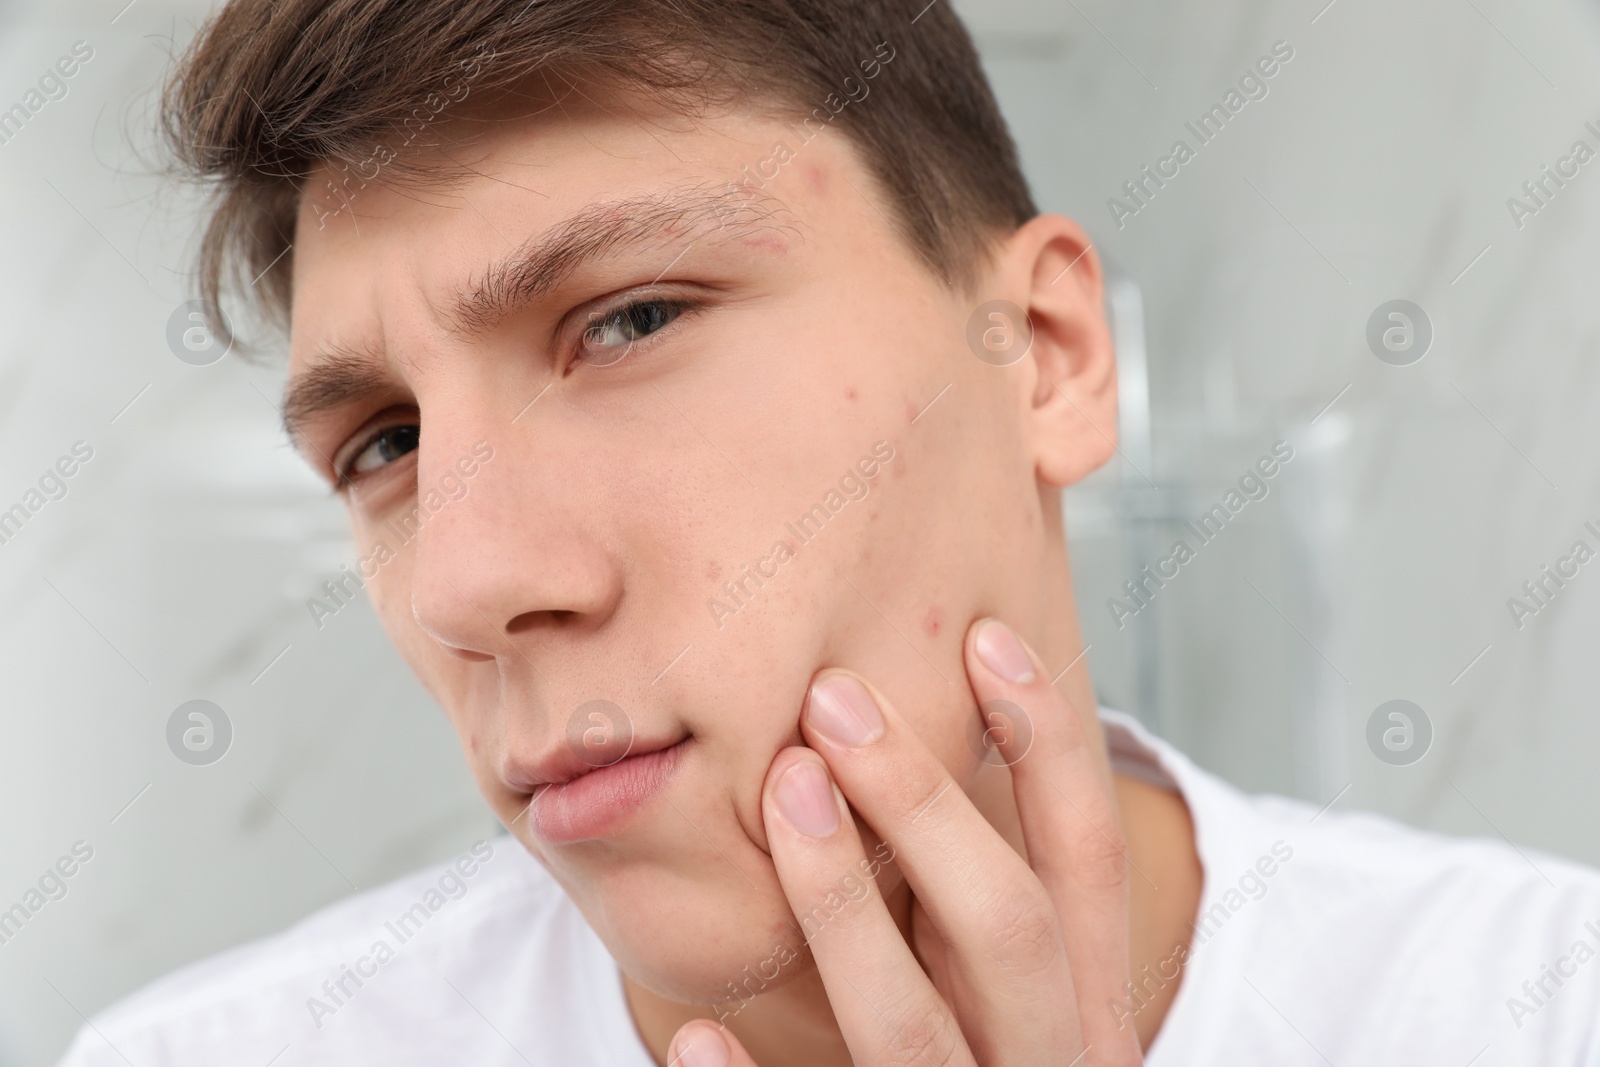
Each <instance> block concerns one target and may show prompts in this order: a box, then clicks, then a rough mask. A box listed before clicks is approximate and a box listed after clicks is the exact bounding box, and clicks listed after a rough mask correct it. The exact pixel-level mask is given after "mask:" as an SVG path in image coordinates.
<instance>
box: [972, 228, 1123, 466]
mask: <svg viewBox="0 0 1600 1067" xmlns="http://www.w3.org/2000/svg"><path fill="white" fill-rule="evenodd" d="M997 265H998V266H999V268H1000V270H999V273H1000V275H1001V278H1000V280H1001V284H1002V286H1003V287H1004V289H1005V290H1006V291H1007V292H1008V294H1015V295H1013V296H1012V300H1013V301H1014V302H1015V303H1016V304H1018V305H1019V306H1021V307H1022V308H1023V309H1025V310H1026V311H1027V313H1028V321H1029V323H1030V325H1031V327H1032V330H1033V342H1032V345H1031V346H1030V347H1029V349H1028V353H1027V355H1026V356H1025V357H1024V358H1023V359H1022V360H1021V361H1020V362H1019V364H1018V369H1019V370H1020V371H1022V372H1023V374H1024V377H1023V380H1022V381H1020V382H1019V383H1018V385H1019V393H1020V395H1019V396H1018V402H1019V403H1020V404H1022V405H1023V409H1024V410H1023V411H1022V412H1021V415H1022V420H1023V427H1024V433H1025V435H1026V438H1027V441H1028V443H1029V445H1030V447H1031V449H1032V452H1033V460H1034V466H1035V469H1036V470H1037V472H1038V477H1039V480H1040V481H1042V482H1044V483H1045V484H1047V485H1051V486H1054V487H1056V488H1060V487H1062V486H1067V485H1072V484H1073V483H1075V482H1078V481H1080V480H1082V479H1083V478H1085V477H1086V476H1088V475H1089V474H1090V473H1091V472H1093V471H1094V470H1096V469H1097V468H1099V467H1100V466H1101V465H1103V464H1104V463H1106V462H1107V461H1108V460H1109V459H1110V458H1111V456H1112V455H1113V454H1114V453H1115V452H1116V447H1117V446H1116V441H1117V362H1116V355H1115V353H1114V351H1113V350H1112V346H1111V331H1110V329H1109V327H1108V326H1107V324H1106V317H1105V308H1104V305H1103V304H1102V297H1101V291H1102V288H1101V274H1100V260H1099V257H1098V256H1096V255H1095V251H1094V245H1093V244H1092V243H1091V242H1090V240H1089V238H1088V235H1087V234H1085V233H1084V232H1083V229H1082V227H1080V226H1079V225H1078V224H1077V223H1075V222H1073V221H1072V220H1071V219H1067V218H1063V217H1062V216H1060V215H1040V216H1038V217H1036V218H1033V219H1030V220H1029V221H1028V222H1027V223H1025V224H1024V225H1023V226H1021V227H1020V228H1019V229H1017V231H1016V232H1015V233H1013V234H1012V235H1011V236H1010V237H1009V238H1008V239H1007V241H1006V244H1005V246H1004V248H1003V249H1002V250H1001V253H1000V256H999V260H998V264H997Z"/></svg>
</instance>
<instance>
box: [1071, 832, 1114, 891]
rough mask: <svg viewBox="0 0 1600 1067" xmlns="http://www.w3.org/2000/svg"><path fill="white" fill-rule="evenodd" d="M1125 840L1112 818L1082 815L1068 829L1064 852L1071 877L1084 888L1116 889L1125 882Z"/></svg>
mask: <svg viewBox="0 0 1600 1067" xmlns="http://www.w3.org/2000/svg"><path fill="white" fill-rule="evenodd" d="M1127 852H1128V848H1127V843H1126V841H1125V840H1124V838H1123V834H1122V828H1121V826H1119V825H1118V824H1117V821H1116V820H1115V819H1097V818H1092V817H1085V818H1083V819H1080V820H1078V821H1077V823H1076V825H1075V826H1073V827H1072V828H1071V829H1070V830H1069V831H1068V841H1067V851H1066V855H1068V856H1070V857H1072V859H1071V868H1070V873H1071V875H1072V877H1073V880H1074V881H1076V882H1078V884H1080V885H1082V886H1084V887H1085V888H1087V889H1098V890H1109V889H1117V888H1120V887H1121V886H1123V885H1126V884H1127V881H1128V858H1127Z"/></svg>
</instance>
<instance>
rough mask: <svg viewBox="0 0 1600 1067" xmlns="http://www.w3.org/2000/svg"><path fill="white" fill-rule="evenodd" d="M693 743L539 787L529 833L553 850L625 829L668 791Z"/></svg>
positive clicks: (685, 741)
mask: <svg viewBox="0 0 1600 1067" xmlns="http://www.w3.org/2000/svg"><path fill="white" fill-rule="evenodd" d="M688 740H689V739H688V738H684V739H683V740H681V741H679V742H677V743H676V744H672V745H668V746H666V747H664V748H658V749H656V750H654V751H651V752H641V753H638V754H637V755H629V756H626V757H624V758H623V759H620V760H618V761H617V762H615V763H612V764H608V765H606V766H604V767H596V768H594V769H592V770H590V769H587V768H586V769H585V771H584V773H582V774H578V775H576V776H574V777H571V778H568V779H567V780H566V781H562V782H556V783H552V784H549V785H544V786H540V787H539V789H538V790H536V791H535V792H534V794H533V796H532V798H531V800H530V801H529V804H528V826H529V828H530V829H532V830H533V832H534V833H536V834H538V835H539V837H541V838H542V839H544V840H545V841H547V842H549V843H550V844H553V845H565V844H571V843H573V842H576V841H589V840H593V839H594V838H598V837H605V836H607V835H608V834H611V833H614V832H616V831H617V830H620V829H621V828H622V826H623V824H624V823H626V822H627V821H628V819H629V818H630V817H631V816H632V815H633V814H634V813H635V812H637V811H638V810H639V809H640V808H642V807H644V805H645V804H646V803H648V802H649V800H650V799H651V798H652V797H654V796H655V795H656V794H657V793H659V792H661V790H662V789H663V788H665V786H666V784H667V781H668V779H670V778H671V777H672V772H673V771H674V770H675V769H676V768H677V765H678V760H679V758H680V757H681V756H682V754H683V749H684V746H685V745H686V744H688Z"/></svg>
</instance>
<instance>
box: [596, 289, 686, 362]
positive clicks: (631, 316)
mask: <svg viewBox="0 0 1600 1067" xmlns="http://www.w3.org/2000/svg"><path fill="white" fill-rule="evenodd" d="M689 306H690V305H689V303H688V301H685V300H640V301H636V302H634V303H632V304H628V305H626V306H624V307H620V308H617V309H616V310H615V311H611V312H607V313H605V314H602V315H600V316H599V317H598V318H595V319H594V320H592V321H591V322H590V323H589V326H588V328H587V329H585V330H584V331H583V338H582V340H581V342H580V346H579V352H578V358H579V359H581V360H582V361H583V362H585V363H588V364H591V365H593V366H596V367H608V366H610V365H611V364H613V363H617V362H620V361H621V360H622V359H623V357H625V356H626V355H627V354H628V353H629V352H631V351H632V350H633V346H634V345H635V344H636V343H638V342H640V341H642V340H644V339H645V338H647V337H649V336H650V335H651V334H653V333H655V332H657V331H658V330H661V329H663V328H665V327H667V326H669V325H671V324H672V322H673V320H675V319H676V318H678V317H679V316H680V315H682V314H683V313H684V312H685V311H687V310H688V309H689Z"/></svg>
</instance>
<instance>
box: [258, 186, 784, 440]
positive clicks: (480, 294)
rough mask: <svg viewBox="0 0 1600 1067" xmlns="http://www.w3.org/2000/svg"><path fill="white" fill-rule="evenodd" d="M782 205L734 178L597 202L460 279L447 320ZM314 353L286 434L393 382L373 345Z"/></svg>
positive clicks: (472, 320) (478, 327)
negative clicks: (646, 246)
mask: <svg viewBox="0 0 1600 1067" xmlns="http://www.w3.org/2000/svg"><path fill="white" fill-rule="evenodd" d="M780 208H781V202H780V201H778V200H777V199H776V198H775V197H773V196H771V195H770V194H767V193H755V192H753V191H752V190H750V189H749V188H748V187H746V188H745V189H743V190H741V189H740V188H738V187H736V186H734V185H733V184H732V183H728V184H727V185H726V186H725V187H724V188H723V189H721V190H717V189H715V188H711V189H707V188H705V187H697V188H693V189H687V190H680V191H677V192H671V193H658V194H652V195H648V196H639V197H630V198H625V199H620V200H608V201H602V202H600V203H596V204H591V205H590V206H588V207H586V208H584V209H583V210H581V211H579V212H578V213H577V214H575V215H572V216H570V217H569V218H567V219H564V220H563V221H561V222H559V223H557V224H556V225H555V226H553V227H551V228H550V229H548V230H546V231H544V232H543V233H539V234H535V235H534V236H532V237H530V238H528V239H527V240H526V241H524V242H523V243H522V244H521V245H519V246H518V247H517V248H516V249H514V250H513V251H512V252H510V253H509V254H507V255H506V256H505V257H504V258H503V259H500V260H498V261H496V262H495V263H493V264H491V265H490V266H489V268H488V269H487V270H486V271H485V272H484V274H483V276H482V277H481V278H480V279H478V280H476V281H472V282H469V283H468V284H467V285H466V286H464V287H462V288H460V289H458V290H457V291H456V292H455V294H454V295H453V297H452V299H451V302H450V306H449V308H448V309H447V310H446V312H445V315H444V319H445V322H446V324H447V326H448V328H449V329H450V330H451V332H453V333H457V334H459V335H462V336H467V337H471V336H476V335H480V334H482V333H484V332H486V331H488V330H490V329H492V328H493V327H494V326H495V325H496V324H497V323H499V322H501V321H503V320H504V319H505V318H506V317H507V316H508V315H510V314H512V313H513V312H515V311H516V310H518V309H519V308H522V307H525V306H527V305H528V304H530V303H532V302H533V301H535V300H538V299H539V298H540V297H543V296H546V295H548V294H549V293H551V292H552V291H554V290H555V289H556V288H557V287H558V286H560V285H561V283H562V282H564V281H565V280H566V279H567V278H569V277H570V276H571V275H572V274H573V272H575V271H576V270H578V268H579V267H581V266H582V265H583V264H584V263H586V262H588V261H590V260H593V259H597V258H600V257H602V256H604V255H606V254H608V253H610V252H612V251H613V250H615V249H617V248H619V247H623V246H627V245H637V244H642V243H646V242H649V241H660V242H661V243H663V244H665V243H667V241H669V240H684V239H687V243H686V244H684V247H683V249H682V250H681V251H679V252H678V256H677V257H676V258H673V259H671V260H663V262H662V269H661V273H662V274H665V273H666V271H667V270H668V269H670V268H671V266H672V264H674V263H676V262H677V259H678V258H681V257H682V255H683V253H684V252H687V251H688V250H689V248H690V247H692V246H693V245H694V244H696V243H698V242H699V241H700V240H702V239H703V238H706V237H709V236H711V235H713V234H718V233H722V234H724V237H723V238H722V239H723V240H731V239H734V238H736V237H739V236H742V235H748V234H751V233H754V232H757V231H760V230H763V229H767V228H768V227H769V225H771V224H772V223H773V220H774V219H775V218H776V216H777V213H778V210H779V209H780ZM657 277H659V275H658V276H657ZM311 362H312V364H313V365H312V367H311V369H309V370H307V371H305V372H304V373H303V374H301V375H299V376H298V377H296V378H294V379H293V380H291V381H290V382H289V384H288V386H287V387H286V389H285V390H284V397H283V405H282V412H283V428H284V432H285V433H286V434H287V435H288V436H289V437H290V439H296V438H297V437H298V436H299V434H298V431H297V426H298V424H299V423H301V422H304V421H306V420H307V419H310V418H312V417H314V416H316V415H319V414H322V413H323V412H325V411H329V410H332V409H334V408H338V407H340V406H342V405H344V404H347V403H349V402H351V401H353V400H357V399H360V398H361V397H364V396H367V395H370V394H371V393H373V392H376V391H381V390H383V389H385V388H387V387H389V386H390V385H391V384H392V383H390V382H389V380H388V378H387V377H386V376H385V375H384V373H383V371H382V370H381V362H382V354H381V352H379V351H376V350H374V349H371V348H350V347H347V346H337V345H336V346H333V347H330V348H329V349H327V350H326V351H325V352H324V353H322V354H321V355H318V356H314V357H313V358H312V360H311Z"/></svg>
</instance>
